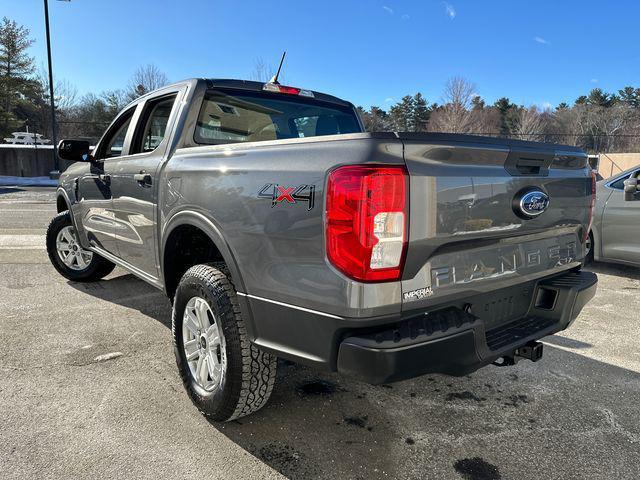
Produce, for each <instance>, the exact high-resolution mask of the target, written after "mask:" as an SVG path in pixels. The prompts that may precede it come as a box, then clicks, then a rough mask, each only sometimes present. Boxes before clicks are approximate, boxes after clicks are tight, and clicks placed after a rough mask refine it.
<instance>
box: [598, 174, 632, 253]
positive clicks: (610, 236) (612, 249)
mask: <svg viewBox="0 0 640 480" xmlns="http://www.w3.org/2000/svg"><path fill="white" fill-rule="evenodd" d="M639 174H640V170H639V171H637V172H633V173H632V174H631V176H638V175H639ZM616 183H617V182H616ZM602 251H603V255H604V257H605V258H606V259H610V260H620V261H623V262H630V263H635V264H638V265H640V200H631V201H629V200H627V201H625V199H624V191H623V190H621V189H620V190H615V191H613V192H612V193H611V195H610V196H609V200H608V201H607V204H606V206H605V209H604V213H603V215H602Z"/></svg>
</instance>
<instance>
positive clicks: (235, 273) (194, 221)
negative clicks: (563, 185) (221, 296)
mask: <svg viewBox="0 0 640 480" xmlns="http://www.w3.org/2000/svg"><path fill="white" fill-rule="evenodd" d="M181 225H190V226H192V227H196V228H199V229H200V230H202V231H203V232H204V233H205V234H206V235H207V236H208V237H209V238H210V239H211V241H212V242H213V244H214V245H215V246H216V248H217V249H218V251H219V252H220V255H221V256H222V259H223V260H224V262H225V263H226V265H227V268H228V269H229V272H230V273H231V279H232V281H233V284H234V286H235V288H236V291H237V292H238V293H239V295H238V302H239V303H240V310H241V311H242V314H243V318H244V319H245V320H246V327H247V334H248V335H249V338H250V339H254V338H255V336H254V332H255V329H254V328H253V315H252V313H251V309H250V307H249V304H248V302H247V301H246V296H245V295H244V293H245V291H246V290H245V285H244V281H243V279H242V275H241V274H240V269H239V268H238V263H237V262H236V259H235V256H234V254H233V252H232V251H231V249H230V248H229V245H228V244H227V242H226V240H225V239H224V237H223V235H222V232H221V231H220V229H219V228H218V226H217V225H216V224H215V221H214V220H213V219H210V218H209V217H207V216H206V215H204V214H202V213H200V212H196V211H191V210H183V211H180V212H178V213H176V214H174V215H173V216H172V217H171V218H170V219H169V220H168V221H167V222H166V223H165V225H164V228H163V230H162V239H161V242H160V245H162V250H161V251H160V255H159V257H160V271H161V275H162V278H163V280H164V251H165V246H166V244H167V240H168V239H169V236H170V235H171V232H172V231H173V230H175V229H176V228H178V227H180V226H181ZM164 283H166V282H164ZM165 290H166V286H165Z"/></svg>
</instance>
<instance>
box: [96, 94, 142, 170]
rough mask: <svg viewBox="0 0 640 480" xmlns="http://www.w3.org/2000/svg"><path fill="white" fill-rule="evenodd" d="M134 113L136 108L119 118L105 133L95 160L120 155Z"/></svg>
mask: <svg viewBox="0 0 640 480" xmlns="http://www.w3.org/2000/svg"><path fill="white" fill-rule="evenodd" d="M135 111H136V108H135V107H133V108H130V109H129V110H127V111H126V112H125V113H123V114H122V115H121V116H120V118H119V119H118V121H117V123H116V124H115V125H113V127H112V128H111V130H109V131H108V132H107V135H106V136H105V138H104V140H103V142H101V145H100V149H99V151H98V154H97V155H96V158H114V157H119V156H121V155H122V152H123V149H124V140H125V138H126V137H127V132H128V131H129V126H130V125H131V119H132V118H133V114H134V112H135Z"/></svg>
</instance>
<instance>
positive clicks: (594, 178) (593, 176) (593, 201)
mask: <svg viewBox="0 0 640 480" xmlns="http://www.w3.org/2000/svg"><path fill="white" fill-rule="evenodd" d="M597 180H598V177H597V175H596V172H595V170H591V206H590V207H589V226H588V227H587V230H586V232H585V234H584V241H587V238H589V232H590V231H591V226H592V225H593V210H594V209H595V206H596V181H597Z"/></svg>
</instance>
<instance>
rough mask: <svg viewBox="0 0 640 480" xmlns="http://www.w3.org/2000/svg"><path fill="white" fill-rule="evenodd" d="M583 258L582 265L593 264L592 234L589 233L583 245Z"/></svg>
mask: <svg viewBox="0 0 640 480" xmlns="http://www.w3.org/2000/svg"><path fill="white" fill-rule="evenodd" d="M585 250H586V253H585V257H584V263H585V264H586V265H588V264H590V263H593V262H594V255H593V232H589V237H588V238H587V241H586V244H585Z"/></svg>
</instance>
